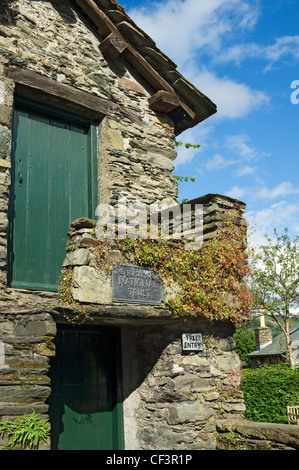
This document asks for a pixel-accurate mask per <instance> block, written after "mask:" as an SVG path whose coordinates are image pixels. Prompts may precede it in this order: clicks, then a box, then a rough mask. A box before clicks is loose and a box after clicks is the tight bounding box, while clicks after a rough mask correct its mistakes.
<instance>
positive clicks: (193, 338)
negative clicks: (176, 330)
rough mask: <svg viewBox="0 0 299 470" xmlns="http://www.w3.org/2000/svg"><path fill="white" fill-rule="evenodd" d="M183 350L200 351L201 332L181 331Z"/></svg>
mask: <svg viewBox="0 0 299 470" xmlns="http://www.w3.org/2000/svg"><path fill="white" fill-rule="evenodd" d="M182 348H183V351H195V352H196V351H197V352H198V351H202V349H203V348H202V334H201V333H183V334H182Z"/></svg>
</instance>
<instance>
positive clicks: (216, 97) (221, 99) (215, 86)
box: [187, 70, 270, 119]
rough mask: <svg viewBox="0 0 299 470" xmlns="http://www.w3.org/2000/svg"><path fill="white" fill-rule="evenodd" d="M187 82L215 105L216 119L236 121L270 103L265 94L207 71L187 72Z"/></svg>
mask: <svg viewBox="0 0 299 470" xmlns="http://www.w3.org/2000/svg"><path fill="white" fill-rule="evenodd" d="M187 75H188V78H189V80H190V81H191V82H192V83H193V84H194V85H195V86H196V87H197V88H198V89H199V90H200V91H201V92H202V93H204V94H205V95H207V96H208V97H209V98H210V99H211V100H212V101H213V102H214V103H217V115H216V119H220V118H229V119H237V118H242V117H245V116H247V115H248V114H249V113H250V112H251V111H253V110H255V109H259V108H261V107H262V106H266V105H268V104H269V102H270V98H269V96H267V95H266V93H264V92H262V91H259V90H254V89H252V88H250V87H249V86H247V85H245V84H244V83H237V82H236V81H234V80H231V79H230V78H228V77H217V76H216V75H215V74H214V73H212V72H209V71H207V70H197V71H194V72H193V73H192V74H191V73H190V72H189V73H188V72H187Z"/></svg>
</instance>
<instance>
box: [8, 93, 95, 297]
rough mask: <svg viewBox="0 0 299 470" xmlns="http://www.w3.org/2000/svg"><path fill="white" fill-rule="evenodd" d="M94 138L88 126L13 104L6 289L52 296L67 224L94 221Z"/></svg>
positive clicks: (50, 111)
mask: <svg viewBox="0 0 299 470" xmlns="http://www.w3.org/2000/svg"><path fill="white" fill-rule="evenodd" d="M96 146H97V145H96V132H95V127H94V126H93V125H91V124H90V123H88V122H82V120H79V119H78V118H75V117H74V116H69V115H65V114H64V113H59V112H58V111H56V110H53V109H51V108H45V107H44V106H37V105H32V104H31V103H28V102H25V101H24V100H23V101H21V100H19V101H17V103H16V107H15V111H14V119H13V151H12V190H11V200H10V245H9V283H10V285H11V286H12V287H19V288H27V289H40V290H52V291H55V290H57V287H58V281H59V277H60V272H61V266H62V262H63V260H64V257H65V246H66V236H67V232H68V229H69V225H70V222H71V221H73V220H75V219H77V218H79V217H93V214H94V211H95V206H96V186H95V185H96V183H97V176H96V158H95V155H96Z"/></svg>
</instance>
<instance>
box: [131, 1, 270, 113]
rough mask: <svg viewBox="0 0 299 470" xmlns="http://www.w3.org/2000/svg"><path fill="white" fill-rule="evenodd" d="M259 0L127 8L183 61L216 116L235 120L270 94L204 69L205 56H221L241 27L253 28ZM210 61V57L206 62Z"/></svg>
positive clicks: (183, 69)
mask: <svg viewBox="0 0 299 470" xmlns="http://www.w3.org/2000/svg"><path fill="white" fill-rule="evenodd" d="M258 3H259V2H258V1H250V2H249V1H248V0H209V1H206V0H166V1H165V2H161V3H160V2H158V3H154V2H153V3H152V2H150V3H149V4H147V5H145V6H142V7H136V8H133V9H131V10H129V11H128V14H129V15H130V16H131V17H132V19H133V20H134V21H135V22H136V23H137V24H138V25H139V26H140V27H141V28H142V29H143V30H144V31H145V32H146V33H147V34H148V35H149V36H150V37H152V38H153V39H154V40H155V42H156V43H157V46H158V47H159V48H160V49H161V50H162V51H163V52H164V53H165V54H166V55H168V56H169V57H170V58H171V59H172V60H173V61H174V62H176V63H177V64H178V69H179V70H180V72H181V73H182V74H183V75H184V76H185V77H186V78H188V79H189V80H190V81H191V83H193V84H194V85H195V86H197V87H198V89H199V90H200V91H201V92H203V93H204V94H206V95H207V96H208V97H209V98H210V99H211V100H212V101H214V102H215V103H217V108H218V112H217V115H216V119H219V118H221V117H225V118H230V119H236V118H240V117H244V116H247V115H248V113H250V112H251V111H252V110H254V109H258V108H260V107H261V106H263V105H266V104H268V102H269V97H268V96H267V95H266V94H265V93H264V92H261V91H259V90H254V89H251V88H250V87H249V86H247V85H246V84H243V83H238V82H236V81H234V80H232V79H230V78H229V77H218V76H217V75H216V74H215V73H213V72H212V71H207V70H205V69H204V67H203V65H202V62H201V61H200V62H199V61H198V58H197V57H198V54H200V55H201V56H202V57H203V56H205V57H206V58H207V60H208V57H210V58H211V57H215V58H216V60H217V61H218V60H220V58H221V56H222V54H223V51H224V50H225V47H226V44H227V42H228V40H229V39H231V38H235V35H236V31H238V34H242V32H243V31H244V30H249V29H251V28H252V27H253V26H254V25H255V24H256V22H257V18H258V16H259V8H258ZM207 60H206V61H205V62H207Z"/></svg>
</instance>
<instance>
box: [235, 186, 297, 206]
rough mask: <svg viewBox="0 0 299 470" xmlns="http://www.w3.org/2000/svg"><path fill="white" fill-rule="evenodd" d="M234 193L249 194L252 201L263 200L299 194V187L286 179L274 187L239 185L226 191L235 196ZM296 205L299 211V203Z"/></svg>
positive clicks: (248, 196)
mask: <svg viewBox="0 0 299 470" xmlns="http://www.w3.org/2000/svg"><path fill="white" fill-rule="evenodd" d="M233 194H242V195H245V194H246V196H247V198H248V199H249V198H250V199H251V200H252V201H263V200H267V199H269V200H271V199H276V198H280V197H285V196H290V195H296V194H299V188H295V187H294V186H293V184H292V183H290V182H288V181H285V182H283V183H280V184H278V185H276V186H275V187H274V188H268V187H267V186H265V185H264V186H260V185H256V186H251V187H246V188H245V187H239V186H233V187H232V188H231V189H229V190H228V191H227V192H226V195H227V196H231V197H237V196H233ZM294 207H297V210H298V211H299V204H294Z"/></svg>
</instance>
